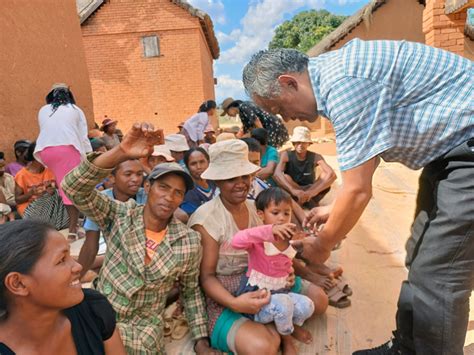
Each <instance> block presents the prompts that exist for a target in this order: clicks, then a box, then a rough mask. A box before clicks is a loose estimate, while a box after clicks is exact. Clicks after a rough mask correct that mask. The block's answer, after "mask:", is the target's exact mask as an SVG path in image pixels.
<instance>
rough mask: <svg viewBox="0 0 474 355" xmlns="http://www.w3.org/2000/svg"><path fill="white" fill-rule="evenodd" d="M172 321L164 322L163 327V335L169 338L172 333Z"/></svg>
mask: <svg viewBox="0 0 474 355" xmlns="http://www.w3.org/2000/svg"><path fill="white" fill-rule="evenodd" d="M173 324H174V322H173V321H165V326H164V327H163V335H164V336H165V337H169V336H170V335H171V333H172V332H173Z"/></svg>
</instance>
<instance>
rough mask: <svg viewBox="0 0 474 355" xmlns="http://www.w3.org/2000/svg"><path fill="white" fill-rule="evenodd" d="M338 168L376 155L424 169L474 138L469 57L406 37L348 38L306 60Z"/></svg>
mask: <svg viewBox="0 0 474 355" xmlns="http://www.w3.org/2000/svg"><path fill="white" fill-rule="evenodd" d="M308 71H309V76H310V79H311V83H312V87H313V91H314V95H315V98H316V103H317V105H318V114H320V115H322V116H325V117H327V118H329V120H330V121H331V123H332V124H333V126H334V130H335V132H336V142H337V143H336V144H337V151H338V156H339V158H338V159H339V164H340V168H341V170H348V169H352V168H355V167H357V166H359V165H361V164H363V163H364V162H366V161H368V160H369V159H371V158H373V157H375V156H378V155H379V156H381V157H382V158H383V159H384V160H385V161H390V162H392V161H396V162H400V163H402V164H404V165H406V166H408V167H409V168H412V169H419V168H422V167H424V166H426V165H427V164H428V163H430V162H431V161H433V160H435V159H437V158H439V157H441V156H442V155H443V154H444V153H446V152H448V151H449V150H451V149H452V148H454V147H456V146H457V145H459V144H461V143H463V142H465V141H466V140H468V139H469V138H471V137H474V91H473V82H474V72H473V64H472V62H471V61H470V60H468V59H465V58H463V57H460V56H458V55H455V54H453V53H450V52H447V51H444V50H441V49H437V48H433V47H429V46H426V45H424V44H419V43H412V42H405V41H361V40H359V39H355V40H352V41H350V42H348V43H347V44H346V45H345V46H344V47H342V48H341V49H339V50H335V51H332V52H329V53H325V54H323V55H320V56H318V57H316V58H310V61H309V64H308Z"/></svg>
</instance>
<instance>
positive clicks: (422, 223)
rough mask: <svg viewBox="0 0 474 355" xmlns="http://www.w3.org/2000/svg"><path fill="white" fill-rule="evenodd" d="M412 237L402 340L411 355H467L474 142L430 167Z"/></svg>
mask: <svg viewBox="0 0 474 355" xmlns="http://www.w3.org/2000/svg"><path fill="white" fill-rule="evenodd" d="M411 234H412V235H411V237H410V239H409V240H408V242H407V263H406V264H407V267H408V268H409V273H408V280H407V281H404V282H403V284H402V288H401V292H400V298H399V300H398V312H397V337H398V338H399V340H400V341H401V343H402V345H403V346H404V347H405V348H406V351H405V352H406V354H412V353H416V354H417V355H425V354H426V355H436V354H443V355H458V354H459V355H462V354H463V346H464V340H465V337H466V331H467V325H468V319H469V297H470V295H471V290H472V289H473V286H474V138H473V139H470V140H469V141H467V142H465V143H463V144H461V145H460V146H458V147H456V148H454V149H452V150H451V151H449V152H448V153H446V154H445V155H444V156H443V157H442V158H440V159H438V160H436V161H434V162H432V163H430V164H429V165H427V166H426V167H425V168H424V170H423V172H422V174H421V176H420V181H419V191H418V198H417V208H416V215H415V220H414V222H413V225H412V231H411Z"/></svg>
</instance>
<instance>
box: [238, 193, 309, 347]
mask: <svg viewBox="0 0 474 355" xmlns="http://www.w3.org/2000/svg"><path fill="white" fill-rule="evenodd" d="M255 205H256V208H257V213H258V215H259V216H260V218H261V219H262V220H263V223H264V225H263V226H259V227H255V228H249V229H245V230H242V231H240V232H238V233H237V234H236V235H235V236H234V237H233V239H232V247H233V248H235V249H244V250H246V251H247V252H248V258H249V259H248V270H247V273H246V275H244V277H243V279H242V282H241V286H240V288H239V291H238V294H242V293H246V292H251V291H256V290H259V289H266V290H267V291H269V292H271V298H270V303H268V304H267V305H265V306H263V307H262V308H261V310H260V311H259V312H258V313H257V314H255V315H249V317H250V318H253V320H254V321H256V322H258V323H263V324H267V323H271V322H274V323H275V326H276V329H277V331H278V333H280V334H281V335H282V336H290V335H291V334H292V333H293V332H294V330H295V328H294V325H297V326H302V325H303V323H304V322H305V320H306V319H308V318H309V317H311V315H312V314H313V312H314V304H313V301H312V300H311V299H310V298H308V297H306V296H304V295H300V294H297V293H294V292H291V290H290V289H289V288H287V285H286V284H287V279H288V276H289V274H290V272H291V270H292V263H293V262H292V260H293V258H294V257H295V255H296V250H295V249H294V248H293V247H292V246H291V245H290V243H289V240H290V239H291V238H292V237H293V235H294V233H295V225H294V224H291V223H289V222H290V221H291V196H290V195H289V194H288V193H287V192H285V191H284V190H282V189H280V188H274V187H272V188H269V189H267V190H265V191H262V192H261V193H260V194H259V195H258V197H257V199H256V200H255ZM299 331H302V332H306V331H305V330H302V329H300V330H299ZM305 337H306V338H307V337H310V335H309V334H306V336H305Z"/></svg>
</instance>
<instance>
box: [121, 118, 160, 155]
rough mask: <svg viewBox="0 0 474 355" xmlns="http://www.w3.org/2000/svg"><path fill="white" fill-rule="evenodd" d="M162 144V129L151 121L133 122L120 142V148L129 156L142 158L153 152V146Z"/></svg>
mask: <svg viewBox="0 0 474 355" xmlns="http://www.w3.org/2000/svg"><path fill="white" fill-rule="evenodd" d="M158 144H164V137H163V130H162V129H155V128H154V126H153V125H152V124H151V123H146V122H143V123H135V124H134V125H133V127H132V128H131V129H130V131H128V133H127V134H126V135H125V137H123V140H122V142H121V143H120V150H121V151H122V152H123V153H124V154H125V155H126V156H127V157H128V158H129V159H137V158H143V157H146V156H148V155H149V154H151V152H153V146H154V145H158Z"/></svg>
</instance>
